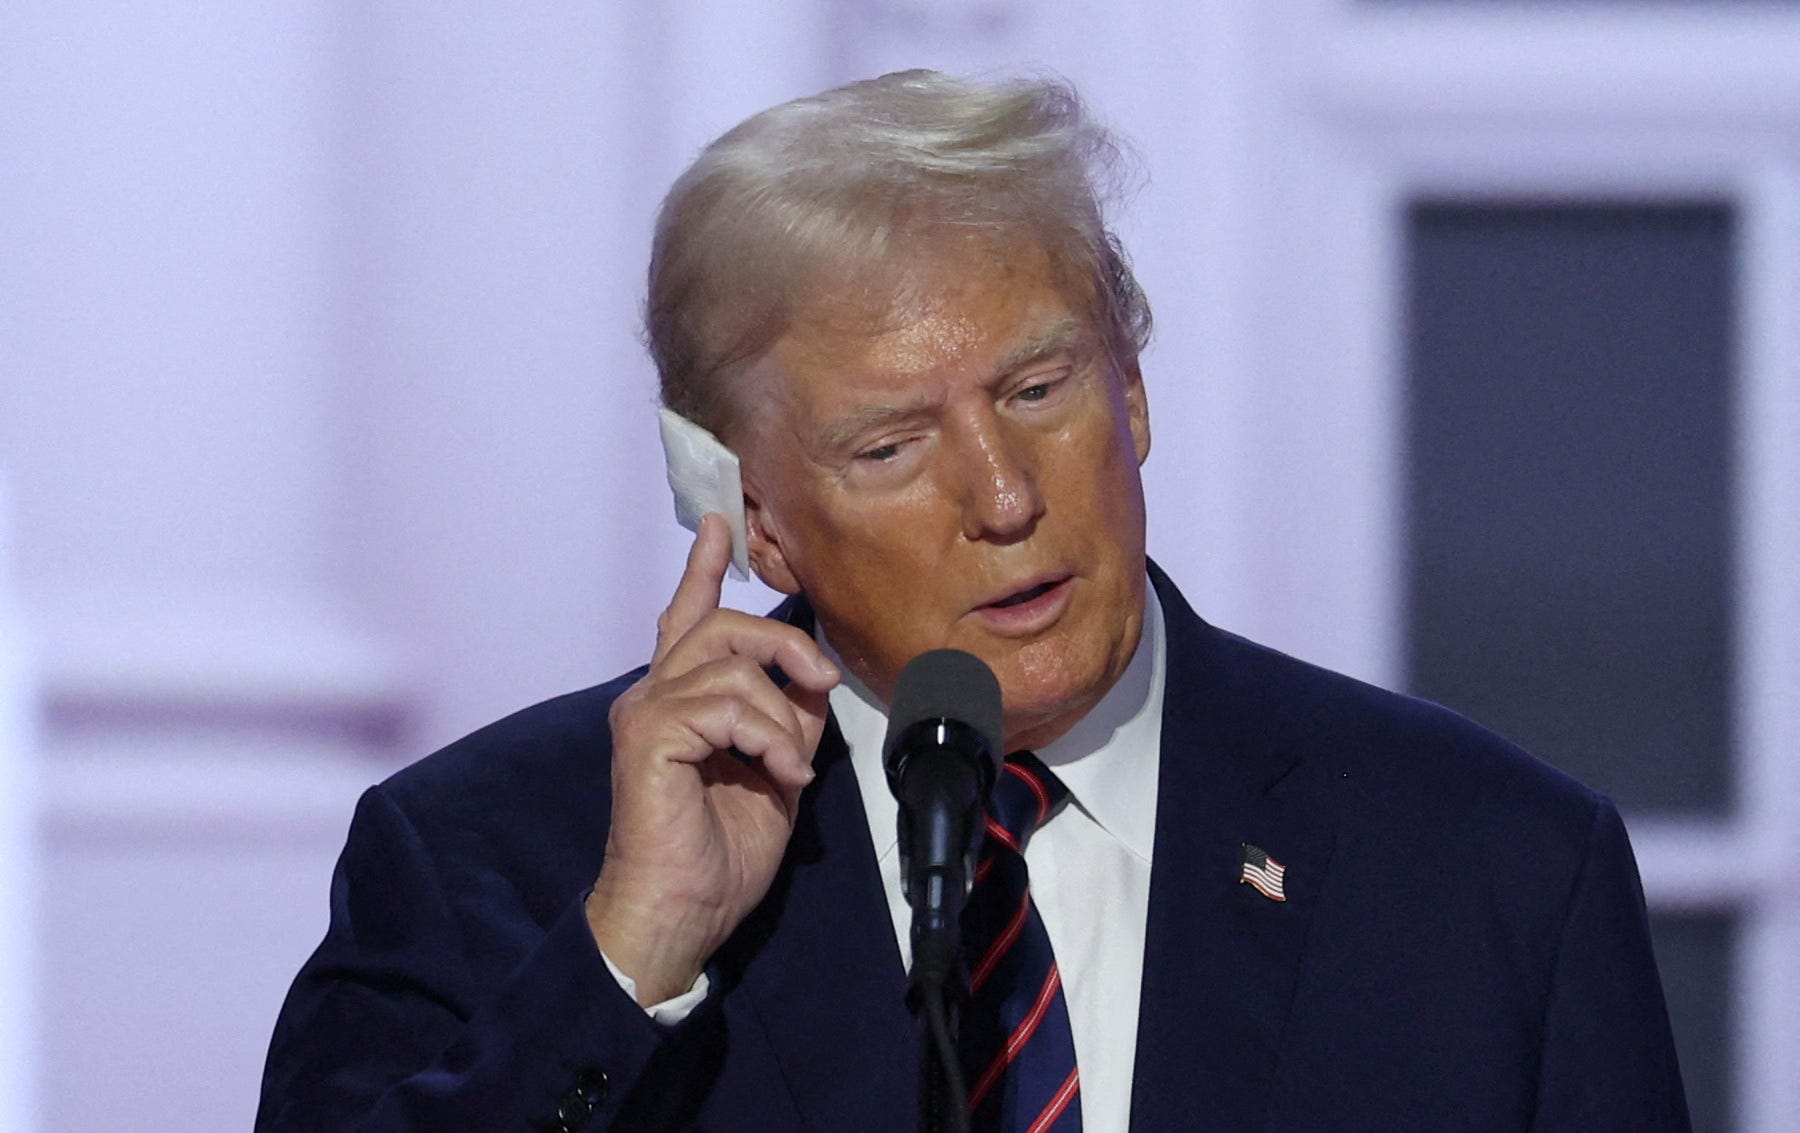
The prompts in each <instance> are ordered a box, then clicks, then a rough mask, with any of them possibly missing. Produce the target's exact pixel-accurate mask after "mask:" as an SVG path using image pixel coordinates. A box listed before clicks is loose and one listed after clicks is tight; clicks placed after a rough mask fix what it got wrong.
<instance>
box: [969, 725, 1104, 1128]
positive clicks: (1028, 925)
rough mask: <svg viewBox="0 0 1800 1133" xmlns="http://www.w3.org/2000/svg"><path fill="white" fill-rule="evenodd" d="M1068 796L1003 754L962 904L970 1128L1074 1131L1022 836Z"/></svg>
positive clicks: (1071, 1057)
mask: <svg viewBox="0 0 1800 1133" xmlns="http://www.w3.org/2000/svg"><path fill="white" fill-rule="evenodd" d="M1068 796H1069V790H1068V788H1067V787H1064V786H1063V785H1062V783H1061V782H1060V781H1058V780H1057V778H1056V776H1055V775H1053V774H1051V773H1050V769H1049V768H1048V767H1045V766H1044V764H1043V762H1042V761H1040V760H1039V759H1038V757H1037V756H1035V755H1033V754H1031V753H1030V752H1028V751H1023V752H1017V753H1015V754H1013V755H1009V756H1007V757H1006V766H1005V767H1004V768H1003V769H1002V773H1001V774H1000V775H999V776H998V778H997V779H996V781H995V783H994V792H993V795H992V797H991V798H990V799H989V801H988V812H987V833H986V836H985V837H984V838H983V844H982V851H981V860H980V862H979V864H978V865H977V866H976V868H975V884H974V887H973V888H972V889H971V890H970V891H969V900H968V904H967V905H966V906H965V907H964V909H963V955H964V957H965V958H966V959H967V961H968V964H969V991H970V998H969V1003H968V1005H967V1007H966V1008H965V1009H964V1011H963V1012H962V1023H961V1034H960V1038H959V1041H958V1045H959V1047H960V1048H961V1054H962V1063H963V1068H964V1073H965V1075H966V1076H967V1081H968V1089H969V1112H970V1114H971V1128H972V1129H973V1130H974V1131H975V1133H1049V1131H1050V1130H1055V1131H1056V1133H1079V1130H1080V1129H1081V1102H1080V1096H1079V1095H1080V1091H1081V1079H1080V1075H1079V1074H1078V1073H1077V1071H1076V1069H1075V1040H1074V1037H1073V1035H1072V1034H1071V1033H1070V1031H1069V1005H1068V1002H1067V1000H1066V999H1065V998H1064V997H1063V989H1062V977H1061V974H1060V973H1059V972H1058V971H1057V968H1056V957H1055V956H1053V955H1051V952H1050V937H1049V936H1048V935H1047V934H1046V933H1045V932H1044V922H1043V920H1042V919H1041V918H1039V916H1038V912H1037V907H1036V906H1035V905H1033V904H1032V901H1031V889H1030V884H1029V880H1028V879H1027V877H1026V874H1025V858H1024V856H1023V853H1024V849H1025V843H1026V841H1027V840H1028V839H1029V838H1030V837H1031V835H1032V832H1033V831H1035V830H1037V828H1038V827H1039V826H1042V825H1043V824H1044V821H1045V820H1046V819H1048V818H1049V817H1050V816H1051V815H1052V814H1054V813H1055V812H1056V809H1057V807H1059V806H1060V805H1062V803H1063V802H1064V800H1066V799H1067V798H1068Z"/></svg>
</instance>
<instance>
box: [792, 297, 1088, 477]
mask: <svg viewBox="0 0 1800 1133" xmlns="http://www.w3.org/2000/svg"><path fill="white" fill-rule="evenodd" d="M1085 337H1086V331H1085V330H1084V328H1083V325H1082V322H1081V320H1079V319H1076V318H1065V319H1058V320H1057V321H1056V322H1054V323H1051V324H1050V325H1049V326H1046V327H1044V328H1042V329H1041V330H1039V331H1037V332H1036V333H1035V334H1033V335H1031V337H1029V338H1027V339H1025V340H1024V341H1023V342H1021V343H1019V344H1018V345H1017V346H1015V347H1013V348H1012V349H1011V350H1009V351H1007V352H1006V354H1005V355H1004V356H1002V357H1001V359H1000V362H999V364H998V365H996V366H995V367H994V375H993V377H991V378H989V379H988V381H987V382H986V383H985V384H986V387H987V388H988V389H990V390H991V389H994V388H995V387H997V386H999V385H1001V384H1003V383H1004V382H1005V381H1006V380H1007V379H1008V378H1010V377H1011V376H1012V375H1013V374H1014V373H1016V372H1017V371H1019V370H1022V369H1024V368H1025V367H1026V366H1029V365H1031V364H1032V363H1034V362H1038V361H1041V360H1042V359H1045V358H1048V357H1050V356H1052V355H1055V354H1061V353H1064V352H1072V351H1074V350H1075V349H1077V348H1078V347H1079V346H1080V344H1081V342H1082V340H1083V339H1084V338H1085ZM926 405H927V403H926V402H925V401H923V400H919V401H914V402H911V403H901V404H898V405H866V406H864V407H862V408H861V409H857V410H854V411H853V412H851V413H849V414H847V415H845V416H844V417H843V418H841V419H839V420H838V421H836V422H834V423H833V424H832V426H831V428H830V429H829V430H828V431H827V432H826V433H825V436H824V443H825V446H826V448H827V449H830V450H835V449H839V448H843V447H844V446H846V445H848V444H849V443H850V442H851V441H852V440H854V439H855V438H856V437H857V436H858V435H860V434H861V433H863V432H864V431H866V430H869V429H873V428H876V427H878V426H881V425H886V424H889V423H891V422H894V421H900V420H903V419H905V418H907V417H911V416H913V415H915V414H917V413H921V412H923V411H924V410H925V408H926Z"/></svg>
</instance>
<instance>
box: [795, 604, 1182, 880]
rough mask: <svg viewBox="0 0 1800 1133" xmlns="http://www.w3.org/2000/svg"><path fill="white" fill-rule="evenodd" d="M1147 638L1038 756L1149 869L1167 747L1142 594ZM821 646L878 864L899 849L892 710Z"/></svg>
mask: <svg viewBox="0 0 1800 1133" xmlns="http://www.w3.org/2000/svg"><path fill="white" fill-rule="evenodd" d="M1144 593H1145V599H1144V632H1143V633H1142V634H1141V635H1139V637H1138V645H1137V651H1136V652H1134V653H1133V654H1132V656H1131V663H1130V664H1129V665H1128V666H1126V669H1125V672H1124V675H1122V676H1121V677H1120V678H1119V680H1118V682H1117V683H1115V684H1114V685H1113V687H1112V688H1111V689H1110V690H1109V691H1108V692H1107V694H1106V695H1105V696H1104V697H1102V698H1101V700H1100V703H1099V704H1097V705H1095V706H1094V709H1093V711H1091V712H1089V713H1088V714H1087V715H1086V716H1084V717H1082V718H1081V720H1080V721H1079V722H1078V723H1077V724H1076V725H1075V726H1074V727H1073V728H1071V729H1070V730H1069V732H1068V734H1067V735H1065V736H1063V737H1062V738H1061V739H1059V740H1057V741H1056V742H1055V743H1052V744H1048V745H1046V746H1045V747H1044V748H1042V749H1041V750H1039V751H1038V753H1037V755H1038V758H1039V759H1042V760H1043V761H1044V763H1045V764H1046V765H1047V766H1049V767H1050V768H1051V770H1053V771H1055V772H1056V774H1057V777H1058V778H1060V779H1061V780H1062V781H1063V785H1064V786H1066V787H1068V788H1069V793H1070V794H1071V795H1072V796H1073V797H1074V802H1075V805H1077V806H1079V807H1080V808H1081V810H1082V811H1084V812H1085V813H1086V814H1087V815H1088V817H1090V818H1092V819H1093V820H1094V822H1095V823H1097V824H1098V825H1099V826H1100V827H1101V828H1102V829H1104V830H1105V831H1106V832H1107V833H1109V834H1111V835H1112V836H1113V837H1114V838H1116V839H1118V841H1119V842H1120V844H1122V845H1123V846H1124V847H1125V848H1126V849H1127V850H1129V851H1131V853H1133V854H1135V855H1136V856H1137V857H1139V858H1141V859H1143V860H1144V861H1146V862H1148V861H1149V860H1150V855H1151V847H1152V846H1153V845H1154V843H1155V841H1156V776H1157V766H1158V763H1159V747H1160V745H1161V742H1162V705H1163V677H1164V670H1165V668H1166V664H1167V663H1166V650H1165V647H1164V642H1163V614H1162V605H1161V603H1160V602H1159V601H1158V599H1157V597H1156V591H1155V590H1154V589H1152V588H1151V587H1148V586H1146V587H1145V588H1144ZM814 634H815V636H816V637H817V638H818V641H819V644H820V646H821V647H822V648H823V649H824V650H825V653H826V654H827V655H828V656H829V657H830V658H831V659H832V661H833V662H834V663H835V664H836V665H837V667H838V670H839V672H841V673H843V674H844V679H843V681H842V682H841V683H840V684H839V685H838V686H837V687H836V688H834V689H832V690H831V711H832V714H833V715H835V716H836V717H837V723H838V730H839V731H840V732H842V733H843V736H844V743H845V744H846V745H847V746H848V747H849V749H850V761H851V764H852V766H853V767H854V768H855V769H856V780H857V786H858V787H859V788H860V789H861V791H862V798H863V811H864V813H865V814H866V815H867V816H868V820H869V833H870V834H871V836H872V837H873V839H874V843H875V847H876V851H877V856H878V857H886V856H887V855H888V854H890V853H892V852H893V850H894V847H895V846H896V844H897V842H898V824H897V823H898V820H897V816H896V811H895V806H894V797H893V795H892V794H890V793H889V791H888V786H887V776H886V774H885V773H884V772H883V770H882V767H881V745H882V743H883V741H884V740H886V738H887V709H886V706H885V705H883V704H882V703H881V701H880V700H879V699H877V698H876V696H875V694H874V693H873V692H871V691H870V690H869V688H868V686H867V685H864V684H863V683H862V681H860V680H858V679H857V677H856V675H855V674H854V673H852V672H851V671H850V668H849V666H847V665H845V664H844V662H843V659H842V658H841V657H839V656H838V653H837V651H836V650H834V649H833V648H832V647H831V643H830V642H829V641H826V640H825V637H824V634H823V632H822V631H819V630H816V629H815V631H814Z"/></svg>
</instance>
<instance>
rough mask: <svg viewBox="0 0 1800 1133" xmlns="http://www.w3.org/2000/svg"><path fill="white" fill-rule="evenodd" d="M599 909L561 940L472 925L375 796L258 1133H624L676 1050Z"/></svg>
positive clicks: (290, 1019)
mask: <svg viewBox="0 0 1800 1133" xmlns="http://www.w3.org/2000/svg"><path fill="white" fill-rule="evenodd" d="M582 897H583V895H582V894H571V897H570V900H569V903H568V905H567V907H566V908H565V909H564V910H563V911H562V913H561V915H560V916H559V917H557V918H556V919H555V920H554V922H553V923H551V924H550V925H549V926H548V928H547V929H545V928H543V927H541V926H539V925H538V924H536V923H535V922H532V921H531V920H530V919H529V918H525V917H523V916H520V917H518V918H513V919H508V920H506V921H505V923H499V921H498V919H497V920H496V921H495V922H494V923H482V922H479V921H475V920H472V919H471V917H470V915H469V914H468V913H467V912H466V911H459V910H458V909H457V908H456V906H455V905H454V903H453V902H452V900H451V897H450V892H449V887H448V886H446V884H445V882H444V879H443V877H442V875H441V872H440V870H439V869H438V867H437V865H436V863H435V862H434V861H433V859H432V857H431V854H430V852H429V849H428V847H427V846H426V844H425V842H424V841H423V839H421V838H420V836H419V834H418V832H417V830H416V829H415V827H414V826H413V824H412V822H411V821H410V820H409V819H408V818H407V816H406V815H405V814H404V813H403V812H402V811H401V809H400V808H399V807H398V806H396V805H395V804H394V802H393V801H392V800H391V799H390V798H389V797H388V795H387V794H386V793H385V792H384V791H383V789H382V788H380V787H374V788H371V789H370V790H369V791H368V792H366V793H365V794H364V795H363V798H362V799H361V801H360V802H359V803H358V805H357V810H356V815H355V818H354V819H353V820H352V823H351V828H350V835H349V840H348V842H347V844H346V846H345V849H344V853H343V855H342V857H341V858H340V859H339V862H338V866H337V871H336V873H335V875H334V876H333V879H332V887H331V923H330V927H329V928H328V930H327V932H326V936H325V940H324V942H323V943H322V944H321V945H320V946H319V948H318V950H317V951H316V952H315V953H314V954H313V956H312V958H311V959H310V960H308V961H307V963H306V965H305V966H304V967H303V968H302V969H301V971H300V974H299V976H298V977H297V978H296V980H295V982H294V986H293V988H292V990H291V991H290V992H289V994H288V998H287V1002H286V1003H285V1004H284V1006H283V1008H282V1011H281V1016H280V1018H279V1020H278V1021H277V1023H276V1027H275V1034H274V1039H273V1041H272V1043H271V1045H270V1050H269V1060H268V1064H267V1066H266V1068H265V1070H264V1075H263V1084H262V1101H261V1106H260V1110H259V1112H258V1114H257V1120H256V1128H257V1130H258V1131H259V1133H262V1131H266V1133H278V1131H280V1133H285V1131H294V1133H300V1131H305V1133H320V1131H323V1130H333V1131H336V1130H356V1131H366V1133H376V1131H382V1133H389V1131H400V1130H412V1131H424V1130H440V1129H441V1130H469V1129H568V1130H575V1129H587V1130H600V1129H606V1128H608V1127H609V1126H610V1125H611V1124H612V1123H613V1119H614V1118H615V1117H616V1116H617V1115H618V1112H619V1109H620V1107H621V1106H622V1105H623V1103H624V1100H625V1099H626V1098H627V1097H628V1096H629V1095H630V1093H631V1090H632V1087H633V1084H634V1082H635V1081H636V1079H637V1077H638V1076H639V1075H640V1074H641V1073H642V1072H643V1070H644V1067H645V1065H646V1063H647V1062H648V1061H649V1059H650V1058H651V1056H652V1055H653V1054H654V1052H655V1051H656V1049H657V1048H658V1046H659V1045H660V1044H661V1043H662V1042H663V1041H664V1034H663V1032H662V1031H661V1030H660V1029H659V1028H658V1027H657V1026H656V1025H655V1024H654V1023H652V1022H651V1021H650V1019H649V1018H648V1016H647V1015H646V1014H645V1013H644V1011H643V1010H642V1009H641V1008H640V1007H639V1006H638V1005H637V1003H636V1002H634V1001H633V1000H632V999H631V998H630V997H629V996H627V995H626V994H625V992H624V991H623V990H621V989H620V987H619V985H618V983H617V982H616V981H615V980H614V979H613V977H612V975H611V973H610V972H609V971H608V970H607V967H606V965H605V962H604V961H603V960H602V958H601V956H600V952H599V949H598V948H597V947H596V946H595V944H594V940H593V937H592V935H591V934H590V933H589V931H588V927H587V919H586V917H585V916H584V914H583V910H582ZM521 955H522V959H520V958H519V957H520V956H521ZM514 964H516V966H513V965H514Z"/></svg>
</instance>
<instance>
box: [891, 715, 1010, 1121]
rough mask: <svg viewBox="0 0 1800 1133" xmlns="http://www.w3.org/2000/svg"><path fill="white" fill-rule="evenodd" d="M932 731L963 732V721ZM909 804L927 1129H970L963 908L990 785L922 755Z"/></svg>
mask: <svg viewBox="0 0 1800 1133" xmlns="http://www.w3.org/2000/svg"><path fill="white" fill-rule="evenodd" d="M927 726H928V727H930V728H933V729H935V730H939V731H940V734H942V733H943V732H947V731H959V730H961V729H962V728H964V727H966V725H959V724H958V723H957V722H956V721H934V722H932V723H931V724H930V725H927ZM895 787H896V794H898V795H899V796H900V798H901V799H902V800H903V802H906V803H908V804H915V803H916V805H907V806H903V807H902V809H901V820H900V832H899V833H900V849H901V860H902V861H905V862H908V863H910V865H909V867H908V869H907V877H906V891H907V892H906V899H907V903H908V904H910V905H911V906H912V910H913V915H912V934H911V935H912V950H913V962H912V972H911V984H912V986H911V989H910V990H909V991H908V993H907V1005H908V1006H909V1007H910V1008H911V1009H912V1011H913V1014H914V1015H916V1016H917V1017H918V1020H919V1129H920V1133H967V1131H968V1128H969V1104H968V1087H967V1085H966V1084H965V1083H964V1081H963V1072H962V1063H961V1058H960V1056H959V1055H958V1053H957V1047H956V1032H957V1013H958V1011H959V1009H960V1008H961V1006H962V1005H963V1003H965V1002H966V1001H967V1000H968V996H969V988H968V977H967V975H966V973H965V971H964V968H963V963H962V910H963V903H964V901H965V900H966V899H967V897H968V893H969V875H970V869H971V866H972V863H973V860H974V856H975V853H974V848H975V845H976V839H977V838H978V837H979V833H980V825H979V823H980V820H981V805H982V798H983V797H984V795H985V794H986V789H987V784H986V783H985V782H984V781H983V776H982V775H981V773H980V769H979V765H977V764H973V763H971V762H969V761H968V760H964V759H957V758H918V759H913V760H911V761H909V762H908V763H907V765H906V766H905V768H904V770H903V771H902V773H901V774H900V775H899V776H898V781H897V782H896V784H895Z"/></svg>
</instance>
